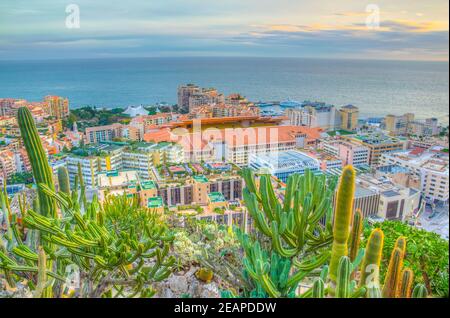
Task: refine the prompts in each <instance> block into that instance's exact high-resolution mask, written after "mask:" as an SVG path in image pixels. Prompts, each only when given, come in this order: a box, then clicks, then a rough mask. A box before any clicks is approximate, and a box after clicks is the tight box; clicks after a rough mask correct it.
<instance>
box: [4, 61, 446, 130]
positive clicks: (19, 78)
mask: <svg viewBox="0 0 450 318" xmlns="http://www.w3.org/2000/svg"><path fill="white" fill-rule="evenodd" d="M448 67H449V64H448V62H447V61H442V62H440V61H393V60H349V59H340V60H337V59H315V58H263V57H256V58H252V57H171V58H163V57H154V58H105V59H71V60H63V59H58V60H29V61H23V60H10V61H0V98H7V97H11V98H24V99H27V100H29V101H39V100H42V98H43V97H44V96H46V95H50V94H51V95H60V96H64V97H68V98H69V100H70V105H71V107H74V108H77V107H82V106H88V105H90V106H96V107H107V108H113V107H127V106H131V105H153V104H156V103H162V102H165V103H169V104H175V103H176V102H177V87H178V86H179V85H182V84H186V83H194V84H197V85H199V86H202V87H215V88H217V89H218V90H219V91H220V92H223V93H224V94H231V93H240V94H242V95H244V96H245V97H247V98H248V99H249V100H251V101H253V102H258V101H263V102H269V101H286V100H295V101H300V102H301V101H304V100H311V101H321V102H326V103H329V104H333V105H335V106H337V107H340V106H343V105H348V104H352V105H355V106H357V107H359V108H360V110H361V116H362V117H380V116H384V115H386V114H388V113H390V114H396V115H400V114H403V113H407V112H412V113H415V114H416V117H417V118H421V119H423V118H428V117H436V118H438V119H439V120H440V122H442V123H448V114H449V111H448V105H449V98H448V86H449V82H448V79H449V78H448V70H449V68H448Z"/></svg>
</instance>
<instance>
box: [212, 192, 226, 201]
mask: <svg viewBox="0 0 450 318" xmlns="http://www.w3.org/2000/svg"><path fill="white" fill-rule="evenodd" d="M208 198H209V200H210V201H211V202H212V203H216V202H225V201H226V199H225V197H224V196H223V194H222V193H220V192H211V193H209V194H208Z"/></svg>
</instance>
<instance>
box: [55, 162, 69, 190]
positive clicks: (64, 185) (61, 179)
mask: <svg viewBox="0 0 450 318" xmlns="http://www.w3.org/2000/svg"><path fill="white" fill-rule="evenodd" d="M58 184H59V191H61V192H63V193H65V194H67V195H70V180H69V172H68V171H67V168H66V167H59V168H58Z"/></svg>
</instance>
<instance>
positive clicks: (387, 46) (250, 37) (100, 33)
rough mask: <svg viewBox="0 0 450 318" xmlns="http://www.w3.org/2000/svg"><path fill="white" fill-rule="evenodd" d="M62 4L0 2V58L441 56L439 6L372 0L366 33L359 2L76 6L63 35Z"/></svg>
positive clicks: (85, 0)
mask: <svg viewBox="0 0 450 318" xmlns="http://www.w3.org/2000/svg"><path fill="white" fill-rule="evenodd" d="M68 3H70V2H68ZM68 3H66V2H55V1H54V0H35V1H33V2H30V1H29V0H14V1H13V0H2V1H1V2H0V59H10V58H27V57H28V58H37V57H45V58H52V57H73V56H83V57H91V56H106V55H108V56H114V55H115V54H116V55H117V56H125V55H126V54H129V55H130V56H135V55H139V54H141V55H143V56H148V55H150V56H153V55H163V54H166V55H177V56H178V55H182V54H186V55H202V56H203V55H207V54H212V55H245V56H251V55H255V56H259V55H265V56H318V55H320V56H328V57H336V56H342V57H354V56H365V55H367V54H369V53H368V52H371V53H370V54H375V55H379V56H380V58H384V57H391V56H393V55H394V56H399V57H402V56H408V58H413V57H416V58H420V59H441V58H442V57H443V56H445V54H443V52H444V53H445V50H447V55H448V45H447V44H446V43H443V41H445V40H446V39H448V20H447V17H446V16H445V11H447V12H448V4H447V2H446V1H445V2H444V0H428V1H427V4H426V5H425V4H423V2H422V1H418V0H414V1H411V0H398V1H396V3H395V4H393V3H392V1H388V0H378V1H377V4H378V5H379V7H380V9H381V17H382V20H381V25H380V28H379V29H376V30H371V29H368V28H367V27H366V25H365V20H366V17H367V15H368V13H367V12H366V11H365V9H366V7H365V3H364V4H361V1H360V0H348V1H346V2H345V4H343V3H339V4H337V3H335V2H332V1H330V0H315V1H313V2H312V1H307V0H278V1H273V0H245V1H242V0H222V1H208V2H207V3H205V1H204V0H151V1H141V0H127V1H125V2H124V1H119V0H110V1H101V0H98V1H91V0H77V1H76V2H75V3H77V4H78V5H79V6H80V10H81V28H80V29H73V30H69V29H66V28H65V26H64V21H65V17H66V13H65V6H66V5H67V4H68ZM324 4H326V5H327V6H324ZM405 8H407V9H408V11H406V10H404V9H405ZM402 11H404V12H402ZM444 16H445V17H444ZM424 17H426V20H427V21H424V20H425V19H424ZM127 51H128V53H127ZM383 52H384V55H383ZM393 52H396V53H395V54H393ZM408 52H409V53H408ZM447 59H448V57H447Z"/></svg>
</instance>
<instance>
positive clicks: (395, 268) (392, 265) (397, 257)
mask: <svg viewBox="0 0 450 318" xmlns="http://www.w3.org/2000/svg"><path fill="white" fill-rule="evenodd" d="M403 255H404V253H403V251H402V250H401V249H400V248H398V247H397V248H395V249H394V250H393V251H392V254H391V259H390V261H389V267H388V270H387V273H386V277H385V280H384V286H383V291H382V294H383V298H395V296H396V293H397V288H398V283H399V280H400V274H401V271H402V267H403Z"/></svg>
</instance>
